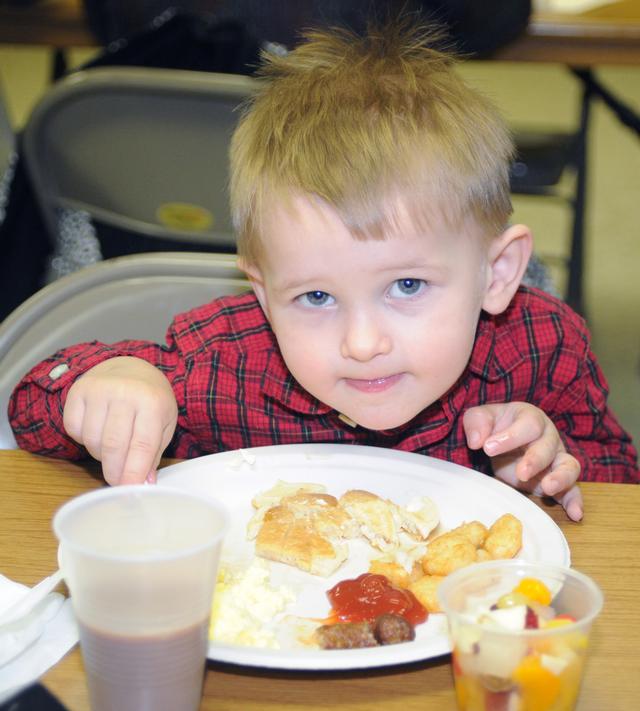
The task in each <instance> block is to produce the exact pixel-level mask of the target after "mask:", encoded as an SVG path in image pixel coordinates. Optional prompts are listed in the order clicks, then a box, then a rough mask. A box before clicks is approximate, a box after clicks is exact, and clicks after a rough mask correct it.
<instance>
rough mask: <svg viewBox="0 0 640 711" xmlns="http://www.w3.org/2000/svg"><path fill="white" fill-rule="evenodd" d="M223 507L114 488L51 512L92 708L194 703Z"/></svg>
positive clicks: (124, 710) (178, 494)
mask: <svg viewBox="0 0 640 711" xmlns="http://www.w3.org/2000/svg"><path fill="white" fill-rule="evenodd" d="M227 527H228V516H227V513H226V510H225V509H224V508H223V507H222V506H221V505H220V504H218V503H216V502H215V501H212V500H209V499H206V498H203V497H202V496H196V495H193V494H190V493H186V492H182V491H178V490H174V489H171V488H168V487H162V488H160V487H155V486H144V485H141V486H122V487H114V488H110V489H101V490H99V491H94V492H91V493H89V494H84V495H82V496H79V497H77V498H75V499H72V500H71V501H69V502H68V503H67V504H65V505H64V506H62V507H61V508H60V509H59V511H58V512H57V513H56V514H55V516H54V519H53V528H54V531H55V534H56V536H57V537H58V539H59V541H60V549H59V561H60V568H61V570H62V573H63V575H64V578H65V581H66V583H67V585H68V587H69V591H70V593H71V598H72V603H73V608H74V611H75V614H76V618H77V620H78V624H79V628H80V646H81V650H82V656H83V659H84V665H85V670H86V673H87V681H88V686H89V696H90V699H91V708H92V709H93V711H116V710H117V711H151V709H153V711H176V710H177V709H180V710H181V711H195V710H196V709H197V708H198V707H199V704H200V698H201V695H202V681H203V674H204V666H205V660H206V654H207V647H208V623H209V613H210V610H211V600H212V596H213V591H214V588H215V582H216V574H217V568H218V563H219V559H220V549H221V544H222V540H223V536H224V534H225V533H226V530H227Z"/></svg>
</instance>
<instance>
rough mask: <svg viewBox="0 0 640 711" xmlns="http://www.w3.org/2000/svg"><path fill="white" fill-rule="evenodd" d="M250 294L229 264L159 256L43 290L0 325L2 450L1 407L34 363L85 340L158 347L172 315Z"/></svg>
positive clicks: (6, 438) (123, 261)
mask: <svg viewBox="0 0 640 711" xmlns="http://www.w3.org/2000/svg"><path fill="white" fill-rule="evenodd" d="M247 289H249V284H248V282H247V281H246V279H245V277H244V275H243V273H242V272H240V271H239V270H238V268H237V267H236V263H235V257H233V256H232V255H226V254H212V253H192V252H191V253H187V252H178V253H172V252H159V253H153V254H139V255H132V256H128V257H118V258H116V259H109V260H106V261H104V262H99V263H97V264H95V265H92V266H89V267H85V268H84V269H80V270H79V271H77V272H74V273H73V274H71V275H69V276H66V277H63V278H61V279H59V280H57V281H55V282H52V283H51V284H49V285H48V286H46V287H44V288H43V289H41V290H40V291H38V292H37V293H36V294H34V295H33V296H32V297H30V298H29V299H27V301H25V302H24V303H23V304H21V305H20V306H19V307H18V308H17V309H16V310H15V311H13V313H12V314H10V315H9V316H8V317H7V318H6V319H5V320H4V321H3V322H2V324H0V449H12V448H14V447H15V446H16V445H15V439H14V437H13V434H12V432H11V428H10V427H9V422H8V417H7V405H8V401H9V397H10V395H11V392H12V391H13V388H14V387H15V385H16V384H17V383H18V381H19V380H20V378H22V376H23V375H24V374H25V373H26V372H27V371H28V370H29V369H30V368H31V367H32V366H34V365H35V364H36V363H38V362H39V361H41V360H42V359H43V358H46V357H47V356H49V355H51V354H53V353H54V352H55V351H56V350H58V349H59V348H61V347H63V346H68V345H72V344H73V343H79V342H84V341H90V340H94V339H95V340H100V341H102V342H104V343H112V342H115V341H119V340H122V339H131V338H133V339H144V340H150V341H154V342H156V343H164V338H165V333H166V330H167V327H168V326H169V323H170V322H171V319H172V318H173V316H175V314H177V313H180V312H181V311H186V310H188V309H190V308H192V307H194V306H198V305H200V304H204V303H207V302H208V301H211V300H212V299H213V298H215V297H217V296H222V295H225V294H236V293H240V292H242V291H246V290H247Z"/></svg>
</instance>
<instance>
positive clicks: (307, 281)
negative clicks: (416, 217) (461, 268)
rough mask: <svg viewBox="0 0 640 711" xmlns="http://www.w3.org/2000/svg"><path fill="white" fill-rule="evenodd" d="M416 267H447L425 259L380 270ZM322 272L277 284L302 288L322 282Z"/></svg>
mask: <svg viewBox="0 0 640 711" xmlns="http://www.w3.org/2000/svg"><path fill="white" fill-rule="evenodd" d="M416 269H429V270H430V271H433V272H442V271H444V270H445V269H446V267H445V266H444V265H440V264H438V263H437V262H435V261H434V262H428V261H425V260H412V261H403V262H399V263H397V264H391V265H389V266H386V267H383V268H382V269H381V270H380V273H381V274H386V273H393V272H404V271H406V272H408V273H410V272H412V271H413V270H416ZM323 278H324V277H323V275H322V274H310V275H309V276H303V277H300V278H290V279H283V281H281V282H279V283H277V284H276V286H277V288H278V289H279V290H282V291H291V290H296V289H301V288H306V287H308V286H309V285H312V284H313V283H314V282H320V281H322V279H323Z"/></svg>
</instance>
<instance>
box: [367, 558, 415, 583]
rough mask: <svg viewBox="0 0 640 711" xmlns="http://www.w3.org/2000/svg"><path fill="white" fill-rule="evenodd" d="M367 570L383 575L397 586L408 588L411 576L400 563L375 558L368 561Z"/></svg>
mask: <svg viewBox="0 0 640 711" xmlns="http://www.w3.org/2000/svg"><path fill="white" fill-rule="evenodd" d="M369 572H370V573H376V574H378V575H384V576H386V577H387V578H388V579H389V582H390V583H391V584H392V585H394V586H395V587H397V588H408V587H409V583H410V582H411V576H410V575H409V573H408V572H407V570H406V569H405V567H404V566H402V565H400V563H394V562H392V561H386V560H382V559H380V558H376V559H374V560H372V561H371V562H370V563H369Z"/></svg>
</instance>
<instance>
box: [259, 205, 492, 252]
mask: <svg viewBox="0 0 640 711" xmlns="http://www.w3.org/2000/svg"><path fill="white" fill-rule="evenodd" d="M354 212H355V214H354ZM359 213H360V211H359V210H355V211H354V210H350V209H349V207H348V206H346V207H345V206H340V207H336V206H334V205H331V204H329V203H328V202H326V201H325V200H323V199H322V198H320V197H318V196H316V195H307V194H304V193H299V192H291V193H289V194H288V195H286V196H281V197H274V198H273V199H272V200H270V201H269V206H268V208H267V209H266V210H265V214H264V215H263V218H262V220H261V224H262V229H261V233H262V234H261V236H262V239H263V241H264V242H265V246H267V245H268V243H269V242H270V241H273V240H274V239H277V238H278V236H279V235H280V236H281V235H283V232H289V231H292V232H293V234H292V235H289V236H294V237H295V236H296V235H297V236H298V237H299V238H300V239H303V238H304V237H305V236H309V234H313V233H320V234H324V235H326V234H327V230H335V229H339V230H340V231H343V230H347V231H348V232H349V233H350V234H351V236H352V237H353V238H354V239H356V240H359V241H367V240H386V239H394V238H395V239H402V238H403V237H406V236H408V235H411V236H415V235H424V236H425V237H426V238H430V239H438V238H443V239H444V238H450V237H451V235H464V234H466V235H470V236H473V237H474V238H481V233H482V232H483V230H482V228H481V227H480V226H479V225H478V224H476V223H475V221H473V220H470V219H467V220H464V219H455V220H452V219H449V218H448V216H447V212H446V210H445V209H444V208H441V207H440V206H439V205H436V204H433V203H432V204H425V202H424V201H420V200H412V199H411V198H410V197H407V196H403V195H400V194H391V195H387V196H385V197H382V198H380V200H379V201H378V205H377V209H376V210H375V211H374V214H372V215H370V216H366V215H365V216H361V215H360V214H359Z"/></svg>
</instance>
